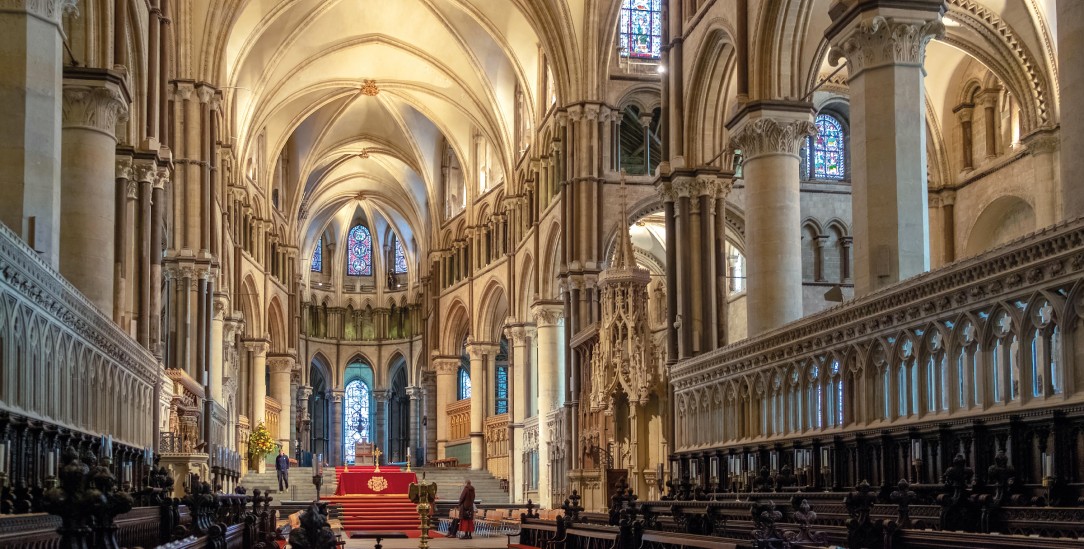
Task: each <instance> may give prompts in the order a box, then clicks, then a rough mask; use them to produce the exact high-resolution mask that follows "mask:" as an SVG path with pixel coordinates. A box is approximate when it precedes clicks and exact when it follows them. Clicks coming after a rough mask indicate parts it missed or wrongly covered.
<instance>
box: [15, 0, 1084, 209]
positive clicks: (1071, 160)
mask: <svg viewBox="0 0 1084 549" xmlns="http://www.w3.org/2000/svg"><path fill="white" fill-rule="evenodd" d="M1057 14H1058V80H1059V83H1060V86H1059V88H1060V89H1061V90H1062V97H1066V96H1068V95H1069V94H1071V93H1073V92H1072V91H1071V90H1081V89H1084V66H1081V63H1080V60H1079V59H1076V58H1075V56H1077V55H1080V51H1081V48H1082V47H1084V2H1077V1H1075V0H1058V6H1057ZM1058 114H1059V115H1060V118H1061V120H1060V121H1061V141H1062V147H1061V148H1062V152H1061V155H1060V157H1061V158H1060V163H1061V166H1060V172H1061V174H1060V175H1061V181H1060V182H1059V184H1058V189H1059V190H1060V193H1061V211H1060V212H1059V213H1060V219H1062V220H1065V219H1075V218H1077V217H1079V216H1082V215H1084V193H1082V192H1080V182H1081V181H1084V105H1081V104H1080V101H1075V100H1065V99H1062V101H1061V105H1060V112H1059V113H1058ZM0 143H3V139H0ZM0 181H2V180H0ZM3 187H4V185H3V184H0V189H2V188H3ZM0 203H3V201H2V200H0Z"/></svg>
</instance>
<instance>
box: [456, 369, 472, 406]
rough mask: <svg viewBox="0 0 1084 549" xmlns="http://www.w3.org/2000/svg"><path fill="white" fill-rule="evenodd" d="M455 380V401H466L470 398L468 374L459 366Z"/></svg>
mask: <svg viewBox="0 0 1084 549" xmlns="http://www.w3.org/2000/svg"><path fill="white" fill-rule="evenodd" d="M456 378H457V379H458V381H459V383H458V384H457V390H456V400H466V399H468V398H470V372H468V371H467V369H466V368H464V367H462V366H460V367H459V373H458V374H457V376H456Z"/></svg>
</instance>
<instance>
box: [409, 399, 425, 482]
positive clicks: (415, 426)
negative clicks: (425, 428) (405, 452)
mask: <svg viewBox="0 0 1084 549" xmlns="http://www.w3.org/2000/svg"><path fill="white" fill-rule="evenodd" d="M422 393H423V389H422V387H421V386H418V385H411V386H410V387H407V388H406V394H407V397H408V398H410V418H409V420H408V421H410V434H409V437H410V438H409V439H408V443H407V445H408V447H409V449H410V462H411V463H410V464H411V465H414V464H415V463H419V461H418V458H419V456H418V454H419V453H420V448H421V447H422V443H421V435H422V430H421V418H422V416H423V415H425V412H423V411H422V409H421V405H422ZM420 457H421V461H420V463H423V464H424V463H425V456H424V455H422V456H420Z"/></svg>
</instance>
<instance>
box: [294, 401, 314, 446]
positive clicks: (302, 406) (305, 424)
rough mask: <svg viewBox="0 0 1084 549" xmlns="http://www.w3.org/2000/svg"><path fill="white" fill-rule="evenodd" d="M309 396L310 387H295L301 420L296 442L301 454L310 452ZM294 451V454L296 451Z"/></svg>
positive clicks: (310, 418)
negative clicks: (298, 444) (299, 445)
mask: <svg viewBox="0 0 1084 549" xmlns="http://www.w3.org/2000/svg"><path fill="white" fill-rule="evenodd" d="M311 396H312V385H299V386H298V387H297V406H298V410H299V411H300V416H299V417H300V418H301V425H300V426H299V429H298V431H299V433H298V435H297V440H298V441H299V442H300V443H301V448H300V450H301V451H303V452H312V416H311V415H310V414H309V397H311ZM294 451H295V452H296V451H297V449H295V450H294ZM314 459H315V457H314Z"/></svg>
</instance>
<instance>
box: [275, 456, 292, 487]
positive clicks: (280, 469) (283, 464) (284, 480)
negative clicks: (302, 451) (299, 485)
mask: <svg viewBox="0 0 1084 549" xmlns="http://www.w3.org/2000/svg"><path fill="white" fill-rule="evenodd" d="M275 471H276V472H277V473H278V476H279V492H282V491H283V490H286V489H288V488H289V487H290V456H287V455H286V451H285V450H283V449H281V448H280V449H279V456H278V457H277V458H275ZM283 486H285V488H283Z"/></svg>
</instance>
